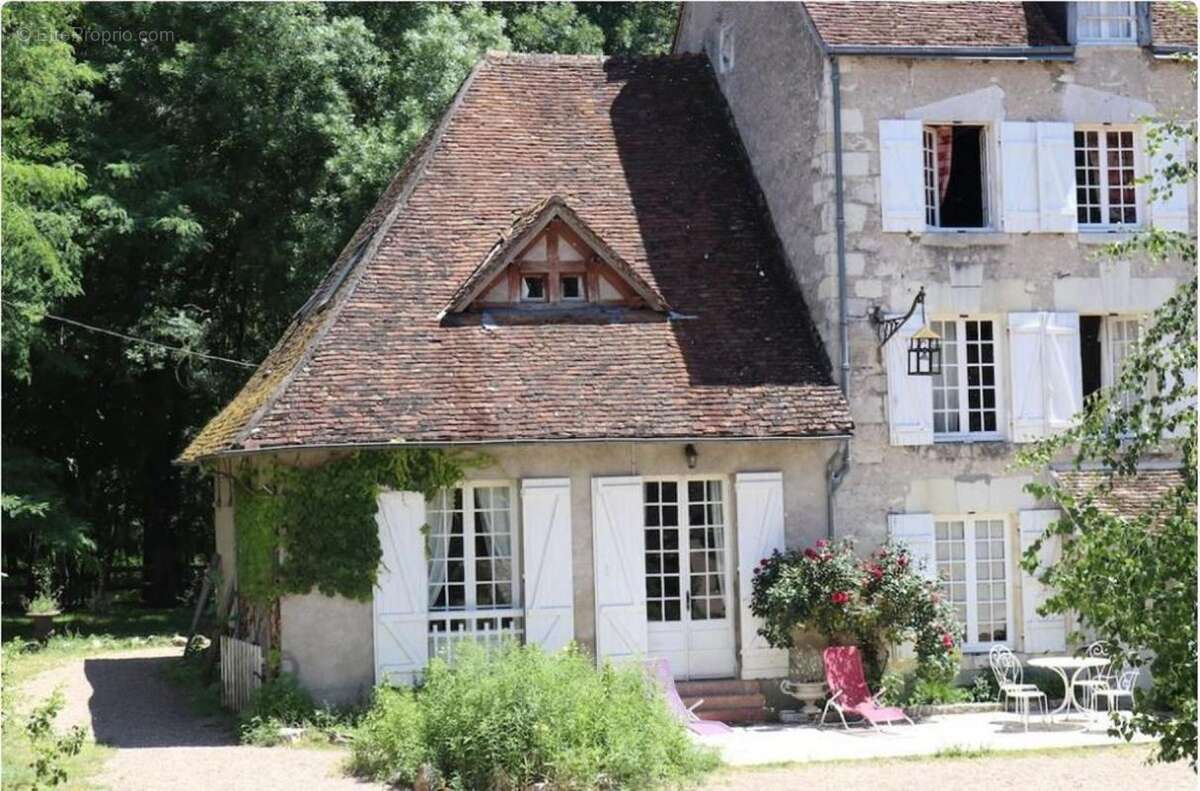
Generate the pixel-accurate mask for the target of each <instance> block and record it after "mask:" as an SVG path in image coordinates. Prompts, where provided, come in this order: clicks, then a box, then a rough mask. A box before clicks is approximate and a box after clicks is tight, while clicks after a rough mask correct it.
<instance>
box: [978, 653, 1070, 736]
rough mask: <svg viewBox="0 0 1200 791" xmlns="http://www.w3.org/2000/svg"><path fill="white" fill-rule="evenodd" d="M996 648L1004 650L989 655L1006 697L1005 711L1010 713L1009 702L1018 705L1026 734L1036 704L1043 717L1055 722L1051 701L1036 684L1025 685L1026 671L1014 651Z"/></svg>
mask: <svg viewBox="0 0 1200 791" xmlns="http://www.w3.org/2000/svg"><path fill="white" fill-rule="evenodd" d="M996 647H997V648H1002V649H1003V650H1001V651H995V650H993V651H992V652H991V653H989V655H988V659H989V660H991V661H992V662H993V664H992V671H993V672H994V673H995V674H996V681H997V682H998V683H999V684H1000V694H1001V695H1002V696H1003V697H1004V701H1003V702H1004V710H1005V711H1008V701H1012V702H1013V703H1014V704H1015V705H1016V712H1017V714H1020V715H1021V721H1022V722H1023V723H1024V724H1025V731H1026V732H1028V731H1029V715H1030V713H1031V709H1032V708H1033V704H1035V703H1036V704H1038V705H1039V707H1040V708H1041V715H1042V716H1043V717H1049V718H1050V721H1051V722H1053V721H1054V717H1053V715H1051V714H1050V701H1049V700H1048V699H1047V698H1046V693H1045V692H1042V691H1041V690H1040V689H1038V688H1037V686H1036V685H1034V684H1026V683H1024V675H1025V669H1024V668H1023V667H1021V662H1020V660H1018V659H1017V657H1016V655H1015V654H1013V652H1012V651H1010V650H1008V649H1007V648H1005V647H1004V646H996Z"/></svg>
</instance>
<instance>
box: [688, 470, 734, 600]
mask: <svg viewBox="0 0 1200 791" xmlns="http://www.w3.org/2000/svg"><path fill="white" fill-rule="evenodd" d="M687 500H688V501H687V514H688V575H689V579H688V591H689V593H690V598H691V615H692V620H693V621H707V620H710V619H713V618H724V617H725V513H724V507H723V505H722V502H721V482H720V481H688V484H687Z"/></svg>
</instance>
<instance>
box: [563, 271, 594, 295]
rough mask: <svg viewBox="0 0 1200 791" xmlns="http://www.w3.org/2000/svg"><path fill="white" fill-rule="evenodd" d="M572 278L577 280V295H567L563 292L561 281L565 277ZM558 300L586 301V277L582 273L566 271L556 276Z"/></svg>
mask: <svg viewBox="0 0 1200 791" xmlns="http://www.w3.org/2000/svg"><path fill="white" fill-rule="evenodd" d="M569 277H570V278H574V279H575V280H578V281H579V296H577V297H568V296H564V294H563V281H564V280H566V279H567V278H569ZM558 295H559V296H558V300H559V302H587V298H588V294H587V278H586V277H584V275H582V274H576V273H573V272H567V273H566V274H561V275H559V276H558Z"/></svg>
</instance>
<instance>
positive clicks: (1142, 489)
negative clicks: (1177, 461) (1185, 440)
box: [1055, 469, 1184, 519]
mask: <svg viewBox="0 0 1200 791" xmlns="http://www.w3.org/2000/svg"><path fill="white" fill-rule="evenodd" d="M1055 477H1056V478H1058V481H1059V484H1060V485H1061V486H1062V488H1064V489H1066V490H1067V491H1068V492H1069V493H1070V494H1071V495H1072V496H1073V497H1075V498H1076V499H1077V500H1082V499H1085V498H1088V497H1090V496H1092V495H1093V493H1095V495H1094V496H1095V505H1096V508H1097V509H1098V510H1099V511H1100V512H1101V513H1104V514H1107V515H1109V516H1120V517H1124V518H1126V519H1134V518H1136V517H1138V516H1140V515H1142V514H1145V513H1147V512H1148V511H1150V510H1151V509H1153V508H1154V507H1155V506H1156V505H1158V504H1159V503H1161V502H1162V498H1163V497H1164V496H1165V495H1167V494H1168V493H1169V492H1170V491H1171V490H1173V489H1176V488H1178V487H1180V486H1182V485H1183V484H1184V475H1183V471H1182V470H1179V469H1146V470H1139V471H1138V473H1137V474H1136V475H1112V474H1111V473H1109V472H1107V471H1105V470H1071V471H1064V472H1057V473H1055ZM1101 487H1110V488H1107V490H1104V489H1102V488H1101Z"/></svg>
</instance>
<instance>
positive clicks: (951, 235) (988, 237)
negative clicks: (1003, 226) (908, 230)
mask: <svg viewBox="0 0 1200 791" xmlns="http://www.w3.org/2000/svg"><path fill="white" fill-rule="evenodd" d="M921 244H926V245H929V246H930V247H1006V246H1008V245H1010V244H1012V234H1007V233H1002V232H1000V231H993V230H990V229H986V228H983V229H980V230H977V231H955V230H944V231H943V230H940V229H938V230H934V229H929V230H927V231H925V232H924V233H923V234H921Z"/></svg>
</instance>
